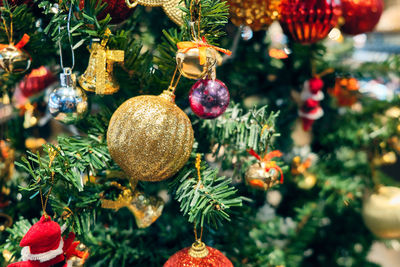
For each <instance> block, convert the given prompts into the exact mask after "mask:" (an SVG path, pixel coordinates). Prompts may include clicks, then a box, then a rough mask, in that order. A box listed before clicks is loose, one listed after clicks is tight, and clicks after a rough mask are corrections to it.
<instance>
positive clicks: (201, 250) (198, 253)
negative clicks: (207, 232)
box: [189, 241, 209, 258]
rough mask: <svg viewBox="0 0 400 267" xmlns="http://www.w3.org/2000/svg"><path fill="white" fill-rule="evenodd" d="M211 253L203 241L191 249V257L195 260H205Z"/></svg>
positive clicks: (193, 245) (194, 244)
mask: <svg viewBox="0 0 400 267" xmlns="http://www.w3.org/2000/svg"><path fill="white" fill-rule="evenodd" d="M208 254H209V251H208V249H207V247H206V245H205V244H204V243H203V242H201V241H196V242H194V243H193V244H192V247H191V248H190V249H189V255H190V256H191V257H193V258H204V257H207V256H208Z"/></svg>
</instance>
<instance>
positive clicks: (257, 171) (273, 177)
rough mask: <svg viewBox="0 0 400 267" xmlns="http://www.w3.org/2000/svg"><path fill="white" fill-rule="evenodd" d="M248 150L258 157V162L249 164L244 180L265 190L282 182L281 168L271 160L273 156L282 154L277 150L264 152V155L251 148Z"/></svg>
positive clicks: (256, 187)
mask: <svg viewBox="0 0 400 267" xmlns="http://www.w3.org/2000/svg"><path fill="white" fill-rule="evenodd" d="M248 152H249V154H250V155H252V156H254V157H255V158H256V159H258V162H257V163H255V164H253V165H251V166H250V168H249V169H248V170H247V171H246V174H245V179H246V182H247V183H248V184H249V185H250V186H251V187H253V188H255V189H261V190H264V191H267V190H268V189H270V188H271V187H272V186H274V185H277V184H279V183H283V172H282V169H281V168H280V167H279V166H278V165H277V164H276V162H275V161H272V159H273V158H275V157H281V156H282V153H281V152H280V151H279V150H274V151H271V152H269V153H266V154H265V156H264V157H261V156H259V155H258V154H257V153H256V152H255V151H254V150H253V149H249V150H248ZM279 178H280V180H279Z"/></svg>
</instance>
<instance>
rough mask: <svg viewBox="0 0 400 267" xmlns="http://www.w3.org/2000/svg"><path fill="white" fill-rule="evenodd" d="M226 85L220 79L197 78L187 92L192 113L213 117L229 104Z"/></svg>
mask: <svg viewBox="0 0 400 267" xmlns="http://www.w3.org/2000/svg"><path fill="white" fill-rule="evenodd" d="M229 98H230V97H229V91H228V87H226V85H225V84H224V83H223V82H221V81H220V80H217V79H215V80H212V79H204V80H198V81H197V82H196V83H195V84H194V85H193V86H192V89H191V90H190V92H189V102H190V107H191V108H192V110H193V112H194V114H196V115H197V116H199V117H200V118H203V119H215V118H216V117H218V116H220V115H222V114H223V113H224V112H225V110H226V108H227V107H228V106H229Z"/></svg>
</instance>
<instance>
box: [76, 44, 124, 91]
mask: <svg viewBox="0 0 400 267" xmlns="http://www.w3.org/2000/svg"><path fill="white" fill-rule="evenodd" d="M123 61H124V51H123V50H108V49H107V48H106V47H105V46H102V45H100V44H98V43H93V44H92V48H91V49H90V58H89V64H88V67H87V69H86V71H85V73H84V74H83V75H82V76H81V77H80V78H79V84H80V85H81V86H82V88H83V89H85V90H86V91H90V92H96V94H101V95H109V94H113V93H115V92H117V91H118V90H119V85H118V83H117V82H116V81H115V79H114V77H113V74H112V72H113V65H114V62H123Z"/></svg>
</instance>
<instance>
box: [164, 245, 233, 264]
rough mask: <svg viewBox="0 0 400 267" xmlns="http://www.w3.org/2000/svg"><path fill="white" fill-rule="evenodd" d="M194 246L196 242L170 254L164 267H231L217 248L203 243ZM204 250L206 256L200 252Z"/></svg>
mask: <svg viewBox="0 0 400 267" xmlns="http://www.w3.org/2000/svg"><path fill="white" fill-rule="evenodd" d="M195 246H196V244H193V245H192V247H191V248H190V247H188V248H184V249H182V250H180V251H178V252H177V253H175V254H174V255H172V256H171V257H170V258H169V259H168V261H167V262H166V263H165V264H164V267H233V264H232V262H231V261H230V260H229V259H228V258H227V257H225V256H224V254H222V253H221V251H219V250H218V249H215V248H211V247H207V246H205V245H204V244H203V243H201V244H200V246H203V247H200V248H196V247H195ZM204 249H206V250H204ZM193 250H194V253H193ZM207 251H208V254H207ZM204 252H205V254H207V255H206V256H204V254H202V253H204ZM191 255H194V256H195V257H193V256H191Z"/></svg>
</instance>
